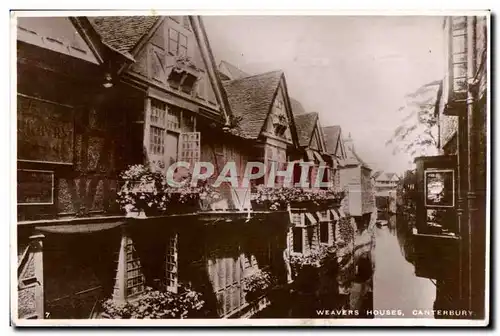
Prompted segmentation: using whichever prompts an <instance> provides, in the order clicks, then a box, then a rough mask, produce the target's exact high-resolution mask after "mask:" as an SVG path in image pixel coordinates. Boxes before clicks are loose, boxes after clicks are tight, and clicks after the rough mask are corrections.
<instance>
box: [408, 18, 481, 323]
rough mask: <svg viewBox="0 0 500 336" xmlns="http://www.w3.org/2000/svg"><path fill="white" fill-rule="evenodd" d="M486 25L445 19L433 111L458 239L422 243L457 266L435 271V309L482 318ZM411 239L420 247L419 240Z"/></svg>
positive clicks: (440, 238)
mask: <svg viewBox="0 0 500 336" xmlns="http://www.w3.org/2000/svg"><path fill="white" fill-rule="evenodd" d="M488 24H489V17H488V16H454V17H447V18H446V19H445V20H444V22H443V33H444V36H445V50H446V62H445V64H446V76H445V78H444V79H443V85H442V89H441V90H440V95H439V96H438V100H437V104H436V105H437V109H436V110H437V117H438V124H439V130H440V131H439V149H440V154H441V155H443V156H444V157H445V158H448V160H451V161H453V165H452V167H454V168H455V169H456V175H457V187H456V198H457V202H456V217H454V220H453V221H450V223H451V222H453V223H454V225H453V227H452V228H451V229H450V228H449V227H446V231H447V232H448V231H450V230H451V231H452V233H453V236H454V237H456V238H455V240H456V241H457V243H456V244H454V245H453V247H452V248H448V249H439V248H437V249H435V248H434V246H436V247H440V246H444V245H446V244H445V243H446V241H449V239H448V240H446V239H445V238H444V237H445V235H449V234H448V233H447V232H444V231H443V232H440V233H437V234H436V235H435V238H433V239H430V240H429V241H428V242H427V243H426V245H427V247H425V248H426V249H433V250H434V251H439V252H437V253H438V254H439V255H437V256H435V257H439V258H444V260H447V263H457V265H458V266H457V267H456V268H455V269H454V271H453V272H451V271H450V272H449V273H448V274H447V276H438V275H437V276H436V279H437V296H436V303H435V307H436V309H438V308H439V309H448V308H450V309H451V308H453V309H456V308H457V307H461V308H462V309H468V310H470V311H472V312H473V318H477V319H483V318H484V317H485V293H486V284H485V281H486V279H485V274H486V273H485V269H486V268H487V264H486V260H487V259H486V258H485V257H486V256H487V254H486V253H487V248H486V246H487V232H488V228H487V223H488V222H487V217H486V204H487V192H486V190H487V178H486V177H487V172H488V161H487V152H488V147H487V141H488V112H487V111H488V94H487V89H488V71H489V64H488V62H487V60H488V58H487V52H488V46H489V44H488V36H487V29H488ZM430 159H432V158H430ZM451 161H450V162H451ZM415 244H417V245H416V248H419V246H418V244H423V243H421V242H420V243H419V242H418V241H416V243H415ZM421 247H422V248H424V247H423V246H421ZM416 266H417V268H419V267H421V268H422V269H426V268H428V266H426V265H425V264H421V265H419V264H417V265H416ZM446 266H447V265H443V267H446ZM430 273H432V272H430ZM430 273H429V274H430ZM429 276H432V274H430V275H429Z"/></svg>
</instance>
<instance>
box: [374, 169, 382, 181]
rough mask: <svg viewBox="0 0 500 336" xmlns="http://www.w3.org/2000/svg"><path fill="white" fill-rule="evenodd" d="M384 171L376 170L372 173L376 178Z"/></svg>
mask: <svg viewBox="0 0 500 336" xmlns="http://www.w3.org/2000/svg"><path fill="white" fill-rule="evenodd" d="M382 173H383V171H381V170H377V171H376V172H374V173H373V174H372V178H374V179H375V180H376V179H378V177H379V176H380V175H381V174H382Z"/></svg>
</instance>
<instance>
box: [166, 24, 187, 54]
mask: <svg viewBox="0 0 500 336" xmlns="http://www.w3.org/2000/svg"><path fill="white" fill-rule="evenodd" d="M181 37H182V38H183V39H184V43H181ZM181 49H182V50H184V54H181V53H180V50H181ZM168 53H169V54H170V55H172V56H188V36H187V35H186V34H183V33H181V32H180V31H179V30H177V29H175V28H172V27H169V28H168Z"/></svg>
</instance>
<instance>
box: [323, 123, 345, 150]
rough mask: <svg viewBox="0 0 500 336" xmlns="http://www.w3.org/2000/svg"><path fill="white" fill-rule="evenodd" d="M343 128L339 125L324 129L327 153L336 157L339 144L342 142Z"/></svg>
mask: <svg viewBox="0 0 500 336" xmlns="http://www.w3.org/2000/svg"><path fill="white" fill-rule="evenodd" d="M340 131H341V128H340V126H338V125H335V126H326V127H323V134H324V141H325V147H326V152H327V153H329V154H332V155H335V150H336V149H337V145H338V142H339V140H340Z"/></svg>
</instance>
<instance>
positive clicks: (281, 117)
mask: <svg viewBox="0 0 500 336" xmlns="http://www.w3.org/2000/svg"><path fill="white" fill-rule="evenodd" d="M273 126H274V132H275V134H276V135H278V136H282V135H283V134H284V133H285V131H286V129H287V128H288V122H287V119H286V116H285V114H284V113H277V114H274V115H273Z"/></svg>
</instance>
